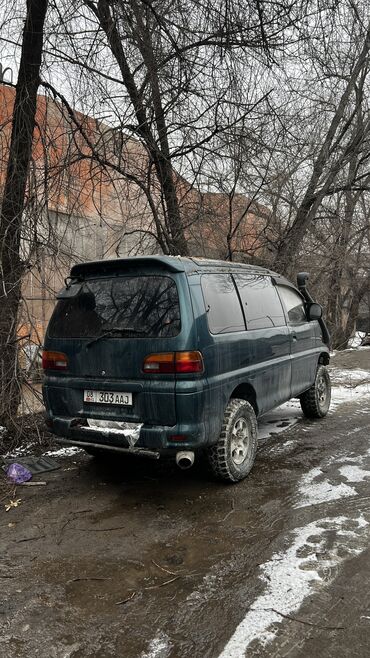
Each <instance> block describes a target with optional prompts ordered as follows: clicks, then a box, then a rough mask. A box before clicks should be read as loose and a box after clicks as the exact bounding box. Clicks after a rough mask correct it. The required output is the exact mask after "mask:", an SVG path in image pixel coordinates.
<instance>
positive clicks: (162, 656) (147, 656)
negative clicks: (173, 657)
mask: <svg viewBox="0 0 370 658" xmlns="http://www.w3.org/2000/svg"><path fill="white" fill-rule="evenodd" d="M172 647H173V644H172V643H171V642H170V639H169V637H168V635H166V633H162V632H161V633H159V635H158V636H157V637H156V638H154V639H153V640H151V641H150V643H149V647H148V651H146V652H145V653H142V654H141V656H140V658H168V656H169V655H170V653H171V650H172Z"/></svg>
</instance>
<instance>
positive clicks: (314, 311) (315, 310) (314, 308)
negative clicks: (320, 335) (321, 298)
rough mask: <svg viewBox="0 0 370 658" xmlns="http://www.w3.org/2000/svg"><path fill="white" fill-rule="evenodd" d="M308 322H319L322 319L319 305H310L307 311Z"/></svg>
mask: <svg viewBox="0 0 370 658" xmlns="http://www.w3.org/2000/svg"><path fill="white" fill-rule="evenodd" d="M307 316H308V319H309V320H320V318H321V317H322V307H321V306H320V304H315V303H314V304H310V305H309V307H308V311H307Z"/></svg>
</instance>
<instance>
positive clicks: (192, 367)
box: [143, 352, 204, 374]
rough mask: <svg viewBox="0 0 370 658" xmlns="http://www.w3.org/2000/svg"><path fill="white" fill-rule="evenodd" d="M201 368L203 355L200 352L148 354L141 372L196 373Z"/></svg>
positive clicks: (202, 366) (201, 369) (200, 370)
mask: <svg viewBox="0 0 370 658" xmlns="http://www.w3.org/2000/svg"><path fill="white" fill-rule="evenodd" d="M203 370H204V364H203V357H202V355H201V353H200V352H162V353H160V354H149V356H147V357H146V358H145V359H144V363H143V372H146V373H153V374H168V373H172V374H174V373H179V374H180V373H197V372H203Z"/></svg>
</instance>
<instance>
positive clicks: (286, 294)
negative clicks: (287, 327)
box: [279, 286, 307, 323]
mask: <svg viewBox="0 0 370 658" xmlns="http://www.w3.org/2000/svg"><path fill="white" fill-rule="evenodd" d="M279 293H280V296H281V298H282V300H283V304H284V306H285V308H286V310H287V313H288V319H289V322H293V323H294V322H307V318H306V312H305V309H304V305H303V300H302V297H301V296H300V295H299V294H298V293H297V292H295V290H293V289H292V288H288V287H287V286H279Z"/></svg>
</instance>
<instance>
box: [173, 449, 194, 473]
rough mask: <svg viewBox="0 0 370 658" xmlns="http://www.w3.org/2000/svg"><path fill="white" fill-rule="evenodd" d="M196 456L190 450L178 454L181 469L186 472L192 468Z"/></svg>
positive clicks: (178, 464)
mask: <svg viewBox="0 0 370 658" xmlns="http://www.w3.org/2000/svg"><path fill="white" fill-rule="evenodd" d="M194 458H195V455H194V453H193V452H191V451H190V450H183V451H182V452H177V453H176V464H177V466H178V467H179V468H181V469H182V470H183V471H185V470H186V469H187V468H191V467H192V466H193V464H194Z"/></svg>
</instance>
